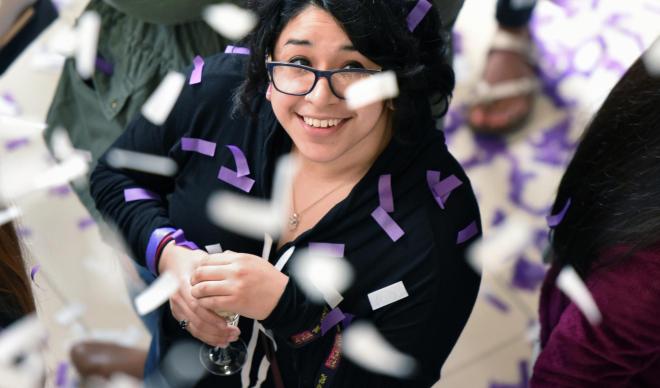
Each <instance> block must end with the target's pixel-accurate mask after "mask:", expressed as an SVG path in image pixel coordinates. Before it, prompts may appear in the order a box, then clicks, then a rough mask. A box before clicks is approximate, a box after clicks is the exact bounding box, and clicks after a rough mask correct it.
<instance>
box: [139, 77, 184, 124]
mask: <svg viewBox="0 0 660 388" xmlns="http://www.w3.org/2000/svg"><path fill="white" fill-rule="evenodd" d="M185 83H186V76H184V75H183V74H181V73H177V72H175V71H170V72H169V73H167V75H166V76H165V78H164V79H163V81H162V82H161V83H160V85H158V88H156V90H155V91H154V92H153V93H152V94H151V96H149V99H148V100H147V102H145V103H144V105H143V106H142V115H144V117H145V118H146V119H147V120H149V121H151V122H152V123H154V124H156V125H161V124H163V123H164V122H165V120H167V116H169V115H170V112H171V111H172V108H174V104H175V103H176V100H177V99H178V98H179V94H181V89H183V86H184V85H185Z"/></svg>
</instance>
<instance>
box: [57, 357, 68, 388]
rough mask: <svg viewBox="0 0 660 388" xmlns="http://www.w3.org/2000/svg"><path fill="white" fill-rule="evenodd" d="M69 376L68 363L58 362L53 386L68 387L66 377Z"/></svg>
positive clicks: (58, 387)
mask: <svg viewBox="0 0 660 388" xmlns="http://www.w3.org/2000/svg"><path fill="white" fill-rule="evenodd" d="M68 375H69V363H68V362H66V361H60V362H59V363H58V364H57V372H56V373H55V386H56V387H57V388H60V387H61V388H66V387H68V382H69V381H68V377H69V376H68Z"/></svg>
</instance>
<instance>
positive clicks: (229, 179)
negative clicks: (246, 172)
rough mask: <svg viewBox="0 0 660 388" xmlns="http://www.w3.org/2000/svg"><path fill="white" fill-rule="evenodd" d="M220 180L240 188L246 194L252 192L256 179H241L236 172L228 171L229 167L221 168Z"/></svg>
mask: <svg viewBox="0 0 660 388" xmlns="http://www.w3.org/2000/svg"><path fill="white" fill-rule="evenodd" d="M218 179H220V180H221V181H223V182H225V183H229V184H230V185H232V186H234V187H236V188H239V189H241V190H243V191H245V192H246V193H249V192H250V190H252V186H253V185H254V179H251V178H248V177H246V176H242V177H239V176H237V174H236V172H235V171H233V170H230V169H228V168H227V167H220V172H219V173H218Z"/></svg>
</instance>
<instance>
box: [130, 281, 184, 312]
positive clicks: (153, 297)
mask: <svg viewBox="0 0 660 388" xmlns="http://www.w3.org/2000/svg"><path fill="white" fill-rule="evenodd" d="M179 286H180V283H179V280H178V279H177V278H176V276H174V274H172V273H171V272H169V271H165V272H164V273H162V274H161V275H160V276H159V277H158V279H156V280H155V281H154V282H153V283H151V285H150V286H149V287H148V288H147V289H146V290H144V291H142V293H140V295H138V296H137V297H136V298H135V308H136V310H137V312H138V314H140V315H146V314H149V313H150V312H152V311H154V310H155V309H157V308H158V307H160V305H162V304H163V303H165V302H167V300H168V299H169V298H170V297H171V296H172V295H174V293H175V292H177V290H178V289H179Z"/></svg>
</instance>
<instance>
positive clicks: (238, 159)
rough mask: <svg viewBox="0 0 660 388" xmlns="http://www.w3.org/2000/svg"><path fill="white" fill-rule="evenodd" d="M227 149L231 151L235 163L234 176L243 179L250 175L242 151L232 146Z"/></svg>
mask: <svg viewBox="0 0 660 388" xmlns="http://www.w3.org/2000/svg"><path fill="white" fill-rule="evenodd" d="M227 148H229V150H230V151H231V154H232V156H233V157H234V162H235V163H236V176H238V177H244V176H248V175H250V167H249V166H248V162H247V158H246V157H245V153H244V152H243V150H241V149H240V148H238V147H237V146H235V145H232V144H229V145H227Z"/></svg>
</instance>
